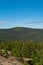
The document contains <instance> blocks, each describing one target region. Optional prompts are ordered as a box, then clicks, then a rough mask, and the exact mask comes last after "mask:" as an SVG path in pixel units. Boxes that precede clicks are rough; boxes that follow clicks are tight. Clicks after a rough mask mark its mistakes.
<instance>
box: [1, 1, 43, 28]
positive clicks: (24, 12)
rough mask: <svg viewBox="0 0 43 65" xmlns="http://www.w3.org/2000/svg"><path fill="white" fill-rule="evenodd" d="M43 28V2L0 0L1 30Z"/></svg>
mask: <svg viewBox="0 0 43 65" xmlns="http://www.w3.org/2000/svg"><path fill="white" fill-rule="evenodd" d="M12 27H29V28H43V0H0V28H12Z"/></svg>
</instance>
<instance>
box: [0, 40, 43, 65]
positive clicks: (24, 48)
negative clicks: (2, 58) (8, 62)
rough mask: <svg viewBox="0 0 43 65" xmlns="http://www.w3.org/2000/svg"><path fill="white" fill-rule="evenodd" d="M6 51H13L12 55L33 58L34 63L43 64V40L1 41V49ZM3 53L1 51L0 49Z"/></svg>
mask: <svg viewBox="0 0 43 65" xmlns="http://www.w3.org/2000/svg"><path fill="white" fill-rule="evenodd" d="M1 49H4V53H6V54H8V51H10V52H11V56H15V57H21V58H31V59H32V63H33V64H34V65H43V42H39V41H32V40H27V41H17V40H11V41H10V40H8V41H0V50H1ZM0 54H1V51H0ZM24 64H26V63H24Z"/></svg>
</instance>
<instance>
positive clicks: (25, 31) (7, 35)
mask: <svg viewBox="0 0 43 65" xmlns="http://www.w3.org/2000/svg"><path fill="white" fill-rule="evenodd" d="M3 39H5V40H7V39H9V40H11V39H17V40H31V39H32V40H43V29H33V28H26V27H14V28H9V29H0V40H3Z"/></svg>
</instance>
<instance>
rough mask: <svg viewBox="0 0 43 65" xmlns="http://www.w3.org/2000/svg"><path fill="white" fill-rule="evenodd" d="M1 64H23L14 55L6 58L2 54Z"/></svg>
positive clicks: (0, 57)
mask: <svg viewBox="0 0 43 65" xmlns="http://www.w3.org/2000/svg"><path fill="white" fill-rule="evenodd" d="M0 65H23V64H21V63H20V62H19V61H18V60H17V59H16V58H14V57H9V58H7V59H6V58H4V57H2V56H0Z"/></svg>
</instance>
